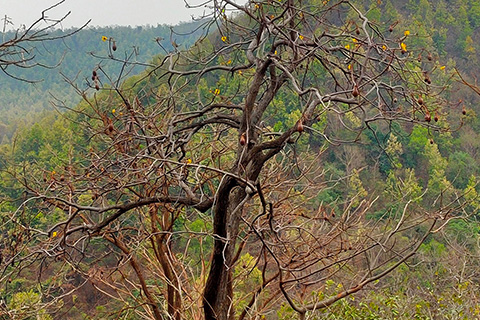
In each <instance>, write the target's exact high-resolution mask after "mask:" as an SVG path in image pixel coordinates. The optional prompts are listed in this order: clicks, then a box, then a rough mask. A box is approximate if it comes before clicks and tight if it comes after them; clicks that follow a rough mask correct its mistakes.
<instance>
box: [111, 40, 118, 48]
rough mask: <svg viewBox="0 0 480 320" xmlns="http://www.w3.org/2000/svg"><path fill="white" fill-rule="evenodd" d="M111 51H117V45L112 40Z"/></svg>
mask: <svg viewBox="0 0 480 320" xmlns="http://www.w3.org/2000/svg"><path fill="white" fill-rule="evenodd" d="M112 50H113V51H117V43H116V42H115V40H113V43H112Z"/></svg>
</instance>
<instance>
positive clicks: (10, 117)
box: [0, 22, 205, 141]
mask: <svg viewBox="0 0 480 320" xmlns="http://www.w3.org/2000/svg"><path fill="white" fill-rule="evenodd" d="M200 24H201V23H200V22H192V23H184V24H181V25H177V26H174V27H171V26H167V25H158V26H156V27H154V26H144V27H135V28H132V27H122V26H112V27H106V28H98V27H97V28H90V27H86V28H85V29H82V30H81V31H79V32H77V33H74V34H73V35H72V36H69V37H66V38H61V37H62V36H63V35H67V34H69V33H72V32H74V31H75V30H73V29H69V30H55V31H53V32H51V33H50V36H51V37H53V38H57V37H58V38H59V39H55V40H52V41H45V42H43V43H40V44H38V43H36V42H34V43H31V44H29V45H28V48H27V49H28V51H29V52H30V53H31V56H32V57H34V60H33V61H28V62H25V64H24V65H21V66H20V67H15V66H9V67H7V68H6V69H5V72H2V73H0V81H1V83H2V86H1V88H0V101H1V105H0V112H1V113H2V119H1V120H0V141H2V139H3V137H4V136H5V135H7V137H8V138H9V139H10V138H11V136H12V134H13V133H14V132H15V130H16V128H17V127H18V126H24V125H27V124H28V125H30V124H32V123H33V122H35V121H36V120H38V118H39V117H41V114H45V113H43V111H46V110H52V109H53V108H52V102H55V99H60V100H61V101H64V102H65V103H66V104H67V106H68V107H73V106H74V105H76V104H77V103H78V102H79V101H80V99H81V98H80V96H79V95H78V94H77V93H76V91H75V90H74V88H73V87H72V85H71V84H69V83H68V82H67V81H66V80H69V81H72V82H73V83H75V84H76V85H78V87H79V89H81V90H85V89H87V88H88V83H87V80H88V79H90V77H91V70H92V69H93V68H96V67H97V66H101V68H102V69H103V70H105V72H106V73H108V74H109V75H111V76H112V77H115V76H117V75H118V74H119V73H120V71H121V70H122V71H123V75H124V76H128V75H134V74H138V73H139V72H141V71H142V70H144V69H145V65H139V64H148V63H149V62H150V61H151V60H152V58H153V57H154V56H155V55H158V54H166V53H168V52H170V51H173V50H174V48H173V45H172V44H173V43H175V44H176V45H178V48H187V47H188V46H190V45H191V44H193V42H195V41H196V40H197V39H198V38H199V36H200V35H201V34H202V32H205V30H202V29H201V28H200V29H197V27H198V26H199V25H200ZM3 37H4V38H5V39H9V38H11V37H14V32H13V31H12V32H7V33H6V34H4V35H3ZM102 37H107V38H108V39H114V40H115V42H116V46H117V51H116V52H115V56H116V58H117V59H118V61H111V60H110V59H109V54H110V55H111V54H112V51H111V48H110V49H109V47H111V43H110V42H109V41H105V42H104V41H102ZM127 57H128V61H129V63H130V64H129V65H128V66H126V67H125V68H124V69H122V68H123V66H122V63H121V61H122V60H125V59H127ZM33 64H38V65H37V66H35V67H32V68H30V67H27V66H29V65H33ZM19 79H21V80H19ZM22 80H25V81H22ZM7 141H8V140H7Z"/></svg>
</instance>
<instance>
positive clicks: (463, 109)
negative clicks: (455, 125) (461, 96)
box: [462, 105, 467, 115]
mask: <svg viewBox="0 0 480 320" xmlns="http://www.w3.org/2000/svg"><path fill="white" fill-rule="evenodd" d="M462 114H463V115H466V114H467V108H465V105H463V107H462Z"/></svg>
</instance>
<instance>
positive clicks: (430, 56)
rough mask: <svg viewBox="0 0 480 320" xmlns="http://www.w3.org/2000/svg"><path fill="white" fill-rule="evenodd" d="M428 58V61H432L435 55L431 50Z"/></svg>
mask: <svg viewBox="0 0 480 320" xmlns="http://www.w3.org/2000/svg"><path fill="white" fill-rule="evenodd" d="M427 59H428V61H432V60H433V56H432V54H431V53H430V52H429V53H428V55H427Z"/></svg>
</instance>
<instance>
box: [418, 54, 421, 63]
mask: <svg viewBox="0 0 480 320" xmlns="http://www.w3.org/2000/svg"><path fill="white" fill-rule="evenodd" d="M417 61H418V62H422V54H421V53H419V54H418V57H417Z"/></svg>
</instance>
